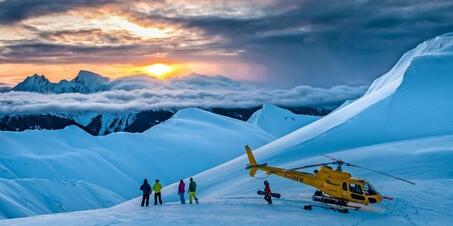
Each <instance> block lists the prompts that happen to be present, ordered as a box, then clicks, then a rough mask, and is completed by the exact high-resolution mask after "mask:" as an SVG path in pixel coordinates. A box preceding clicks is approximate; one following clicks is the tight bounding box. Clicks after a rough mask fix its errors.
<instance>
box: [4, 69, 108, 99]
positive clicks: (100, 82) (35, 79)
mask: <svg viewBox="0 0 453 226" xmlns="http://www.w3.org/2000/svg"><path fill="white" fill-rule="evenodd" d="M108 81H109V79H108V78H107V77H103V76H101V75H99V74H96V73H94V72H90V71H84V70H82V71H80V72H79V73H78V74H77V76H76V77H75V78H74V79H73V80H71V81H68V80H61V81H60V82H58V83H52V82H50V81H49V80H48V79H47V78H46V77H45V76H44V75H37V74H34V75H32V76H28V77H27V78H26V79H25V80H24V81H22V82H20V83H19V84H17V85H16V86H14V87H13V88H12V90H13V91H27V92H38V93H94V92H99V91H103V90H107V86H106V83H107V82H108Z"/></svg>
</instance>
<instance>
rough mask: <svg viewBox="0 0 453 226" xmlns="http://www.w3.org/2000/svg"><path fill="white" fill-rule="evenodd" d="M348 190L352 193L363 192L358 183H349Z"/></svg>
mask: <svg viewBox="0 0 453 226" xmlns="http://www.w3.org/2000/svg"><path fill="white" fill-rule="evenodd" d="M349 190H350V191H351V192H352V193H356V194H363V191H362V186H360V185H359V184H354V183H350V184H349Z"/></svg>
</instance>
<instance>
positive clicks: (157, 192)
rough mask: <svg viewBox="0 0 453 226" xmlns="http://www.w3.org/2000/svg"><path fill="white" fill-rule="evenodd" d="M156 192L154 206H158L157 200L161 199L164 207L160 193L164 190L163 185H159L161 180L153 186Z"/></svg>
mask: <svg viewBox="0 0 453 226" xmlns="http://www.w3.org/2000/svg"><path fill="white" fill-rule="evenodd" d="M153 190H154V205H157V199H158V198H159V203H160V204H161V205H162V195H161V193H160V191H161V190H162V185H161V184H160V183H159V179H156V183H154V185H153Z"/></svg>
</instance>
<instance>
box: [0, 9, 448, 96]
mask: <svg viewBox="0 0 453 226" xmlns="http://www.w3.org/2000/svg"><path fill="white" fill-rule="evenodd" d="M451 12H453V2H452V1H441V0H433V1H417V0H411V1H409V0H401V1H393V0H392V1H386V0H382V1H366V0H355V1H347V0H340V1H324V0H316V1H305V0H299V1H293V0H260V1H252V0H250V1H236V0H225V1H223V0H217V1H204V0H197V1H194V0H190V1H189V0H172V1H165V0H152V1H151V0H150V1H142V0H137V1H127V0H124V1H123V0H71V1H56V0H0V83H7V84H12V83H17V82H19V81H21V80H23V79H24V78H25V77H26V76H28V75H31V74H34V73H38V74H44V75H45V76H46V77H47V78H49V79H50V80H51V81H55V82H56V81H59V80H60V79H72V78H73V77H74V76H75V75H76V74H77V72H78V71H79V70H81V69H85V70H90V71H94V72H97V73H100V74H102V75H104V76H109V77H112V78H117V77H121V76H127V75H135V74H148V75H150V76H155V77H159V78H161V79H165V78H168V77H174V76H184V75H188V74H192V73H198V74H203V75H222V76H227V77H230V78H232V79H239V80H249V81H256V82H259V83H264V84H271V85H275V86H281V87H294V86H298V85H307V86H315V87H332V86H337V85H349V86H360V85H369V84H370V83H371V82H372V81H373V80H374V79H376V78H377V77H379V76H380V75H382V74H384V73H385V72H386V71H388V70H389V69H390V68H391V67H392V66H393V65H394V64H395V63H396V61H397V60H398V59H399V58H400V56H401V55H402V54H403V53H404V52H406V51H407V50H409V49H411V48H414V47H415V46H416V45H417V44H418V43H420V42H422V41H424V40H426V39H429V38H432V37H434V36H436V35H439V34H443V33H447V32H451V31H453V13H451ZM150 65H151V66H150ZM156 65H157V66H156Z"/></svg>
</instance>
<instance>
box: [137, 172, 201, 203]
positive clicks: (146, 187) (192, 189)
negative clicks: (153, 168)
mask: <svg viewBox="0 0 453 226" xmlns="http://www.w3.org/2000/svg"><path fill="white" fill-rule="evenodd" d="M140 190H141V191H142V192H143V196H142V204H141V206H145V205H146V206H149V197H150V196H151V193H152V191H154V205H157V201H159V204H160V205H162V194H161V190H162V185H161V184H160V183H159V179H156V182H155V183H154V185H153V186H152V188H151V185H150V184H149V183H148V180H147V179H145V180H143V184H142V185H141V186H140ZM185 191H186V184H185V183H184V181H183V180H180V181H179V186H178V195H179V199H180V200H181V204H185V203H186V199H185ZM196 192H197V184H196V183H195V181H194V180H193V178H190V180H189V189H188V193H189V203H190V204H192V201H193V200H195V202H196V203H197V204H198V198H197V193H196Z"/></svg>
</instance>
